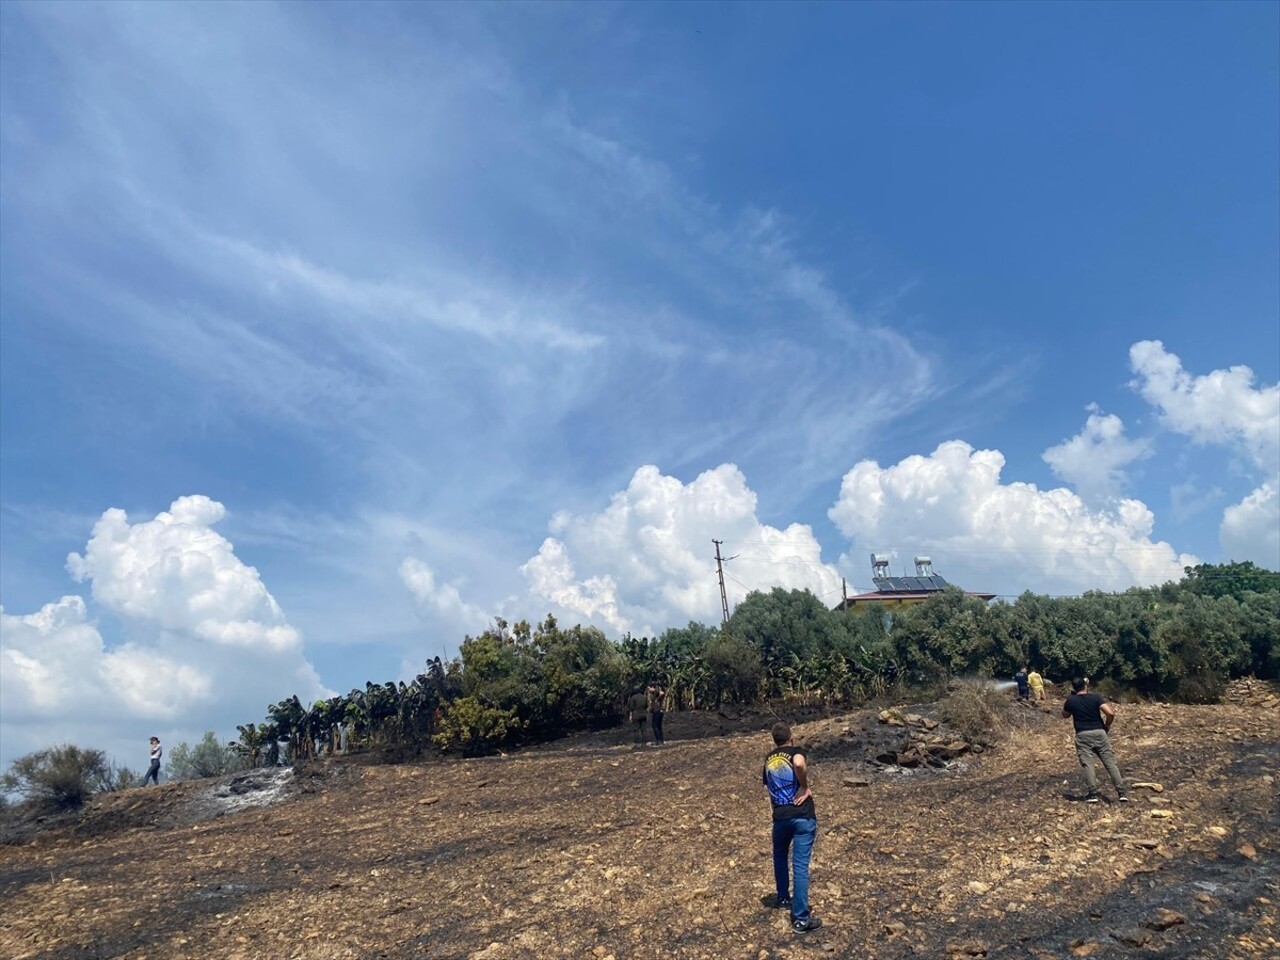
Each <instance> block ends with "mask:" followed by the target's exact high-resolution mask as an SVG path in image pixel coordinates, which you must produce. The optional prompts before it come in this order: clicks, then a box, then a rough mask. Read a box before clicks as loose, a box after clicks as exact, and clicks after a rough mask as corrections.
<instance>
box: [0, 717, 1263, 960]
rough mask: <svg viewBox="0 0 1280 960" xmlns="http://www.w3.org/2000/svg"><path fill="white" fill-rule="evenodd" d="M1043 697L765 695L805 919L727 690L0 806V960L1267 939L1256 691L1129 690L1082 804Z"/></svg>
mask: <svg viewBox="0 0 1280 960" xmlns="http://www.w3.org/2000/svg"><path fill="white" fill-rule="evenodd" d="M1058 702H1059V700H1058V699H1054V700H1052V701H1051V706H1049V707H1045V708H1043V709H1037V708H1035V707H1030V706H1019V707H1016V708H1014V709H1013V710H1012V711H1011V714H1010V717H1011V720H1010V721H1009V723H1008V724H1007V728H1006V729H1004V730H1003V731H1001V734H1002V735H1001V736H1000V737H997V738H996V739H995V741H994V742H993V743H992V744H990V745H989V746H987V747H986V749H983V750H982V751H981V752H975V751H974V750H973V749H972V748H971V746H970V748H968V749H961V747H960V738H959V737H958V735H957V734H956V733H955V732H954V731H950V730H948V729H947V728H946V725H945V724H943V723H941V722H940V721H939V720H938V716H937V714H936V713H934V712H933V711H932V709H931V708H930V707H927V706H909V705H902V706H900V707H897V708H896V709H895V710H894V711H893V712H892V714H891V717H890V718H889V719H884V717H883V715H882V713H881V708H879V707H878V708H876V709H873V710H864V711H859V712H855V713H850V714H843V715H828V714H825V713H824V712H823V711H821V710H812V711H808V712H806V713H803V714H790V715H787V714H786V712H785V711H780V713H782V714H783V716H782V718H783V719H787V720H789V721H794V722H795V724H796V726H795V729H796V733H797V738H798V740H799V741H800V742H801V744H802V745H805V746H807V747H808V749H809V751H810V759H811V768H812V783H813V788H814V792H815V795H816V798H817V805H818V816H819V838H818V844H817V849H816V851H815V854H814V859H813V888H812V899H813V904H814V910H815V912H816V913H817V914H819V915H820V916H821V917H822V918H823V920H824V926H823V927H822V929H821V930H819V931H816V932H815V933H812V934H809V935H806V936H797V935H795V934H792V933H791V932H790V930H789V928H788V924H787V920H786V917H785V915H784V914H785V911H776V910H769V909H766V908H765V907H763V906H762V904H761V898H762V897H764V896H766V895H768V894H770V893H771V892H772V888H773V882H772V871H771V866H770V853H769V807H768V801H767V799H766V797H765V794H764V791H763V788H762V787H761V785H760V779H759V778H760V764H761V761H762V760H763V757H764V754H765V753H766V752H767V749H768V746H769V742H770V741H769V737H768V733H767V730H768V728H769V726H770V725H771V724H772V723H773V722H774V720H775V715H774V714H771V713H760V712H753V713H735V712H733V711H725V712H723V713H720V712H697V713H676V714H668V716H667V721H666V727H667V739H668V742H667V745H666V746H664V747H661V748H659V747H654V746H645V747H634V746H632V745H631V744H630V742H629V741H630V737H631V731H630V730H629V729H625V728H624V729H616V730H610V731H604V732H602V733H599V734H593V735H588V736H579V737H572V738H567V739H565V740H562V741H558V742H556V743H554V744H545V745H542V746H540V747H537V748H531V749H526V750H521V751H516V752H512V753H510V754H507V755H505V756H497V757H489V758H484V759H473V760H439V759H433V760H420V761H411V762H405V763H400V764H395V765H382V766H375V765H369V764H367V763H364V762H351V761H347V760H345V759H344V758H338V759H336V760H331V761H320V762H316V763H313V764H310V765H308V766H306V767H304V768H301V769H299V770H298V771H296V773H295V774H294V775H293V776H291V777H289V778H288V783H276V782H274V781H272V782H267V781H265V780H262V776H263V773H264V772H261V771H259V772H257V774H258V777H259V780H257V781H255V780H253V779H252V778H250V779H241V780H238V781H237V780H234V778H224V780H225V782H218V783H210V782H187V783H179V784H164V785H162V786H160V787H153V788H150V789H143V790H130V791H124V792H121V793H119V794H112V795H108V796H103V797H99V798H96V799H95V800H94V801H93V802H92V803H91V804H90V805H89V806H88V807H87V808H86V809H85V810H83V811H81V812H80V813H78V814H75V815H64V816H62V817H51V818H46V819H45V820H43V821H41V822H39V823H36V822H34V820H32V819H31V818H28V819H26V820H21V822H14V820H13V817H12V814H10V815H9V823H8V824H7V825H6V827H5V833H4V834H3V836H4V838H5V839H6V841H7V843H6V845H4V846H2V847H0V903H2V904H3V907H2V908H0V956H3V957H6V958H15V960H16V958H29V960H34V958H42V960H73V958H76V960H79V958H106V957H129V958H133V960H143V958H151V960H159V958H192V960H196V958H200V960H203V958H239V960H258V958H320V960H324V958H333V960H338V958H361V960H363V958H398V957H406V958H409V957H422V958H428V957H429V958H442V960H443V958H459V960H461V958H491V960H515V958H522V960H523V958H529V960H535V958H542V957H582V958H593V957H594V958H601V960H604V958H607V957H610V956H612V957H613V958H615V960H624V958H668V957H675V958H680V957H687V958H708V960H718V958H742V960H767V958H783V957H790V958H803V957H821V956H828V955H834V956H839V957H867V958H873V960H893V958H907V957H913V958H914V957H929V958H934V957H940V958H953V957H955V958H967V957H991V958H998V957H1008V958H1012V957H1029V958H1038V960H1050V958H1053V960H1057V958H1069V957H1074V956H1081V957H1086V956H1087V957H1099V958H1120V957H1123V958H1139V957H1142V958H1152V957H1162V958H1184V957H1186V958H1193V957H1227V958H1235V957H1240V958H1245V957H1249V958H1253V957H1275V956H1280V920H1278V916H1280V906H1278V904H1280V871H1278V870H1277V863H1278V862H1280V851H1278V850H1277V844H1278V843H1280V840H1278V838H1280V802H1278V800H1277V796H1278V793H1277V783H1276V777H1277V776H1278V775H1280V707H1277V706H1276V701H1275V700H1274V699H1271V700H1270V701H1269V702H1268V701H1267V700H1266V699H1264V698H1255V699H1254V700H1253V701H1252V702H1248V703H1244V702H1235V703H1228V704H1224V705H1217V706H1198V707H1190V706H1162V705H1156V704H1140V705H1125V706H1122V707H1120V718H1119V720H1118V721H1117V723H1116V726H1115V728H1114V729H1113V731H1112V738H1113V742H1114V745H1115V749H1116V753H1117V756H1118V758H1119V761H1120V765H1121V768H1122V769H1123V771H1124V773H1125V775H1126V777H1127V778H1128V779H1129V780H1130V782H1131V783H1133V784H1134V787H1133V788H1132V790H1131V796H1132V797H1133V800H1132V802H1130V803H1127V804H1120V803H1118V802H1117V801H1116V800H1115V796H1114V793H1113V792H1112V791H1111V790H1110V788H1109V785H1108V786H1106V787H1105V789H1104V796H1105V797H1106V798H1107V801H1108V802H1104V803H1101V804H1086V803H1083V802H1081V800H1080V798H1081V797H1082V796H1083V778H1082V776H1081V774H1080V770H1079V767H1078V765H1077V763H1076V760H1075V756H1074V752H1073V749H1072V745H1071V744H1072V737H1071V731H1070V725H1069V723H1067V722H1065V721H1062V720H1060V719H1058V717H1057V716H1056V713H1057V706H1058ZM894 718H896V719H894ZM897 759H905V760H906V761H907V762H908V764H909V765H908V766H902V765H901V764H900V763H897V762H895V761H896V760H897ZM271 775H272V776H274V775H275V773H274V771H273V772H271ZM237 776H241V777H243V775H237ZM1104 779H1105V777H1104ZM1140 783H1141V784H1148V785H1149V786H1137V784H1140ZM237 791H238V792H237ZM249 794H259V795H260V798H261V799H262V800H263V802H264V805H261V806H246V805H245V803H244V802H242V801H243V798H244V797H245V796H246V795H249ZM237 798H240V800H237ZM268 801H269V802H268Z"/></svg>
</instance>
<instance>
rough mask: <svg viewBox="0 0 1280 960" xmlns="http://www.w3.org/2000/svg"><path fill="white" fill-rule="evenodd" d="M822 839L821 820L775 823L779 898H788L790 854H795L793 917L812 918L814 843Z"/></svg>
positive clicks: (774, 874) (775, 856) (792, 860)
mask: <svg viewBox="0 0 1280 960" xmlns="http://www.w3.org/2000/svg"><path fill="white" fill-rule="evenodd" d="M817 836H818V821H817V820H815V819H813V817H804V818H800V819H795V820H775V821H773V880H774V883H776V884H777V887H778V899H779V900H785V899H786V898H787V888H788V883H787V879H788V878H787V852H788V851H790V853H791V872H792V873H793V874H794V882H793V883H792V884H791V887H792V890H791V894H790V896H791V917H792V919H794V920H807V919H809V858H810V857H811V856H813V841H814V839H815V838H816V837H817Z"/></svg>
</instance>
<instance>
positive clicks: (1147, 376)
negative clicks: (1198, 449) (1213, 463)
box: [1129, 340, 1280, 472]
mask: <svg viewBox="0 0 1280 960" xmlns="http://www.w3.org/2000/svg"><path fill="white" fill-rule="evenodd" d="M1129 363H1130V365H1131V366H1132V368H1133V372H1134V373H1136V374H1137V375H1138V376H1137V379H1136V380H1135V381H1134V383H1133V385H1134V387H1136V388H1137V390H1138V392H1139V393H1141V394H1142V396H1143V398H1144V399H1145V400H1146V401H1147V402H1148V403H1150V404H1151V405H1152V406H1154V407H1155V408H1156V409H1158V410H1159V411H1160V416H1161V419H1162V420H1163V422H1164V424H1165V425H1166V426H1167V427H1168V428H1169V429H1170V430H1173V431H1175V432H1177V433H1181V434H1184V435H1186V436H1188V437H1190V438H1191V439H1192V440H1195V441H1196V442H1197V443H1203V444H1220V445H1227V446H1236V447H1238V448H1240V449H1242V450H1243V451H1244V452H1245V453H1246V454H1247V455H1248V456H1249V458H1250V459H1251V460H1252V461H1253V463H1254V464H1255V465H1256V466H1258V467H1261V468H1262V469H1263V470H1266V471H1269V472H1275V471H1277V470H1280V383H1274V384H1272V385H1271V386H1269V387H1268V386H1259V387H1255V386H1254V385H1253V384H1254V379H1255V377H1254V373H1253V371H1252V370H1251V369H1249V368H1248V367H1246V366H1243V365H1241V366H1235V367H1231V368H1229V369H1227V370H1213V371H1211V372H1209V373H1206V374H1204V375H1203V376H1195V375H1193V374H1191V373H1188V372H1187V371H1186V370H1184V369H1183V367H1182V361H1181V360H1180V359H1179V358H1178V357H1177V355H1176V354H1172V353H1169V352H1168V351H1167V350H1165V348H1164V344H1163V343H1161V342H1160V341H1159V340H1143V341H1141V342H1139V343H1135V344H1134V345H1133V346H1132V347H1130V348H1129Z"/></svg>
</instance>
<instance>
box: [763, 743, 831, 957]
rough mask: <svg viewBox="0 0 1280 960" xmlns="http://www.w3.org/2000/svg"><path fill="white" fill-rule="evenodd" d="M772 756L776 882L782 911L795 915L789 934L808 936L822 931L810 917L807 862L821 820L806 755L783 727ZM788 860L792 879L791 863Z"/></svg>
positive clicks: (767, 776) (767, 774)
mask: <svg viewBox="0 0 1280 960" xmlns="http://www.w3.org/2000/svg"><path fill="white" fill-rule="evenodd" d="M773 743H774V747H773V750H772V751H770V753H769V755H768V756H767V757H765V761H764V774H763V780H764V785H765V787H767V788H768V790H769V800H770V802H771V803H772V804H773V879H774V883H775V884H776V886H777V890H778V896H777V900H776V901H775V903H776V905H777V906H779V907H789V908H790V909H791V929H792V930H794V931H795V932H796V933H808V932H809V931H810V930H817V929H818V928H819V927H820V926H822V921H821V920H819V919H818V918H817V917H815V916H814V915H813V914H812V913H811V912H810V911H809V858H810V857H811V856H812V855H813V841H814V838H815V837H817V835H818V814H817V812H816V811H815V809H814V806H813V794H812V793H811V792H810V790H809V767H808V765H807V764H806V763H805V758H804V751H802V750H801V749H800V748H799V747H797V746H796V744H795V741H794V740H793V739H792V738H791V728H790V727H789V726H787V725H786V724H785V723H778V724H774V727H773ZM788 854H790V859H791V874H793V876H788V871H787V858H788Z"/></svg>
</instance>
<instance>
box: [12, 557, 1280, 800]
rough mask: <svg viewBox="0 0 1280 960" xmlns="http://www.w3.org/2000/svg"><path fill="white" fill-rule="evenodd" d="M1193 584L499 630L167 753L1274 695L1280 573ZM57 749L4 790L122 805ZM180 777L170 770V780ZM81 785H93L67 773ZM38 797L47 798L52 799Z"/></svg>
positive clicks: (762, 594)
mask: <svg viewBox="0 0 1280 960" xmlns="http://www.w3.org/2000/svg"><path fill="white" fill-rule="evenodd" d="M1185 574H1186V575H1185V576H1184V577H1183V578H1182V580H1180V581H1178V582H1176V583H1173V582H1170V583H1166V584H1164V585H1163V586H1160V587H1151V588H1134V589H1131V590H1127V591H1124V592H1123V593H1102V592H1091V593H1086V594H1085V595H1084V596H1081V597H1069V598H1055V597H1047V596H1043V595H1038V594H1034V593H1025V594H1023V595H1022V596H1021V597H1019V598H1017V600H1016V601H1014V602H1012V603H1006V602H997V603H986V602H983V601H981V600H978V599H976V598H973V597H968V596H966V595H965V594H964V593H963V592H962V591H960V590H957V589H954V588H952V589H948V590H946V591H944V592H942V593H940V594H939V595H937V596H935V597H932V598H930V599H929V600H927V601H925V602H924V603H921V604H918V605H916V606H910V607H903V608H895V609H893V610H889V609H887V608H885V607H883V606H881V605H879V604H870V605H866V606H860V607H857V608H855V609H852V610H830V609H828V608H827V607H826V606H825V605H824V604H823V603H822V602H821V601H820V600H819V599H818V598H817V597H815V596H814V595H813V594H812V593H810V592H808V591H803V590H784V589H782V588H774V589H772V590H769V591H767V592H766V591H756V592H752V593H750V594H748V595H747V597H746V598H745V599H744V600H743V601H742V602H741V603H740V604H739V605H738V606H737V609H735V610H734V612H733V615H732V616H731V617H730V619H729V622H728V623H727V624H725V625H724V626H723V627H714V626H710V625H707V624H702V623H697V622H691V623H689V624H687V625H685V626H683V627H671V628H668V629H667V630H664V631H663V632H662V633H661V634H659V635H658V636H657V637H633V636H624V637H622V638H621V639H620V640H618V641H611V640H610V639H609V638H608V637H606V636H605V635H604V634H603V633H602V632H601V631H600V630H598V629H597V628H595V627H590V626H582V625H577V626H574V627H570V628H567V629H566V628H563V627H561V626H560V625H559V624H558V623H557V622H556V620H555V618H554V617H551V616H548V617H547V618H546V619H544V620H543V621H542V622H540V623H538V624H536V625H531V624H530V623H529V622H528V621H523V620H522V621H519V622H516V623H514V624H512V623H508V622H507V621H505V620H497V621H495V623H494V624H493V626H491V627H490V628H489V629H487V630H485V631H483V632H482V633H480V634H479V635H477V636H474V637H473V636H468V637H466V638H465V639H464V640H463V642H462V644H461V646H460V651H459V655H458V656H457V657H455V658H452V659H449V660H444V659H441V658H440V657H434V658H432V659H431V660H429V661H427V663H426V665H425V669H424V671H423V672H422V673H420V674H419V675H418V676H416V677H415V678H414V679H413V680H411V681H408V682H405V681H399V682H396V681H389V682H386V683H373V682H369V683H366V684H365V685H364V687H363V688H356V689H353V690H352V691H351V692H350V693H348V694H346V695H345V696H337V697H332V698H329V699H326V700H319V701H317V702H315V703H312V704H309V705H308V704H304V703H302V702H301V701H300V699H299V698H298V697H297V696H296V695H295V696H292V697H289V698H287V699H284V700H281V701H280V702H279V703H274V704H271V705H270V706H269V707H268V708H267V715H266V717H265V719H263V720H262V721H261V722H256V721H255V722H253V723H248V724H245V725H243V726H240V727H238V728H237V729H238V731H239V737H238V738H237V739H236V740H235V741H233V742H232V743H230V744H227V745H219V744H218V743H217V741H216V739H215V738H213V737H212V735H211V734H206V736H205V740H204V741H202V742H201V743H199V744H197V746H196V747H195V748H187V747H186V745H185V744H180V745H179V747H178V748H177V749H175V751H174V752H173V753H171V763H170V772H171V775H173V776H206V775H213V774H216V773H218V772H225V771H227V770H230V769H234V768H236V767H239V766H249V767H257V766H264V765H265V766H273V765H277V764H281V763H293V762H299V761H305V760H307V759H310V758H312V757H315V756H317V755H320V754H332V753H337V752H359V751H372V752H378V753H381V754H383V755H385V756H387V757H397V756H398V757H407V756H412V755H416V754H419V753H422V752H424V751H428V750H430V751H444V752H450V753H459V754H463V755H475V754H481V753H487V752H492V751H494V750H499V749H505V748H508V747H513V746H518V745H520V744H523V743H531V742H538V741H545V740H549V739H553V738H555V737H559V736H563V735H565V734H568V733H573V732H578V731H587V730H594V729H601V728H606V727H611V726H614V725H616V724H618V723H619V722H620V721H621V720H622V719H623V718H624V715H625V704H626V701H627V699H628V697H629V695H630V694H631V693H633V692H635V691H637V690H641V689H644V688H645V687H646V686H647V685H649V684H659V685H661V686H662V687H663V688H664V689H665V690H666V691H667V706H668V709H671V710H701V709H715V708H721V707H724V706H727V705H738V706H750V705H760V704H764V703H766V702H770V701H785V702H790V703H805V704H813V703H824V704H831V705H837V706H854V705H857V704H860V703H863V702H865V701H866V700H868V699H870V698H873V697H877V696H881V695H883V694H884V693H885V692H886V691H887V690H888V689H889V688H890V687H893V686H896V685H901V684H906V685H909V686H912V687H927V686H931V685H934V684H938V683H940V682H942V681H945V680H946V679H948V678H950V677H954V676H963V675H979V676H987V677H1004V678H1008V677H1011V676H1012V675H1013V673H1014V672H1015V671H1016V670H1017V669H1018V667H1019V666H1021V665H1023V664H1031V665H1033V666H1035V667H1036V668H1037V669H1038V670H1039V671H1040V672H1041V673H1042V674H1044V675H1045V676H1046V677H1048V678H1050V679H1052V680H1055V681H1064V680H1067V679H1070V678H1072V677H1075V676H1081V675H1088V676H1089V677H1091V678H1092V679H1093V681H1094V683H1095V685H1102V686H1103V689H1107V688H1108V686H1109V685H1115V686H1116V687H1122V688H1124V689H1127V690H1131V691H1133V692H1135V693H1136V694H1139V695H1145V696H1152V697H1160V698H1164V699H1168V700H1176V701H1184V702H1212V701H1213V700H1216V699H1217V698H1219V697H1220V696H1221V693H1222V691H1223V689H1224V687H1225V685H1226V683H1227V682H1228V681H1229V680H1230V679H1231V678H1233V677H1237V676H1243V675H1250V674H1252V675H1255V676H1258V677H1263V678H1280V573H1275V572H1272V571H1269V570H1264V569H1262V568H1259V567H1256V566H1254V565H1253V564H1252V563H1232V564H1222V565H1212V564H1204V565H1201V566H1197V567H1189V568H1187V569H1186V571H1185ZM77 749H78V748H73V747H59V748H54V749H53V750H49V751H41V752H40V753H38V754H32V755H30V756H28V757H24V758H22V759H21V760H19V761H17V762H16V763H15V764H14V766H13V768H12V769H11V771H10V772H9V774H7V775H6V782H5V784H4V786H5V787H6V788H7V789H11V790H17V791H20V792H26V793H28V795H40V796H54V797H56V798H59V802H62V799H63V798H75V797H78V796H81V795H83V794H85V793H91V792H93V791H94V790H97V789H110V788H112V787H118V786H126V785H129V784H130V783H132V782H133V780H134V778H135V777H136V774H133V773H132V772H130V771H127V770H123V769H121V770H118V771H116V770H113V769H112V768H110V767H109V765H106V764H105V759H104V758H103V757H102V756H101V754H100V752H98V751H88V752H87V753H86V754H85V756H89V757H90V759H91V760H92V761H93V763H87V764H78V760H77V758H80V754H79V753H75V751H76V750H77ZM175 760H178V761H181V762H180V763H177V764H175V763H174V762H173V761H175ZM78 765H84V766H86V773H85V777H86V779H85V782H84V784H83V785H82V784H81V783H80V782H79V781H78V780H77V779H76V778H75V777H72V776H70V774H69V772H68V771H69V770H70V768H73V767H77V766H78ZM46 788H47V789H46Z"/></svg>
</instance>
